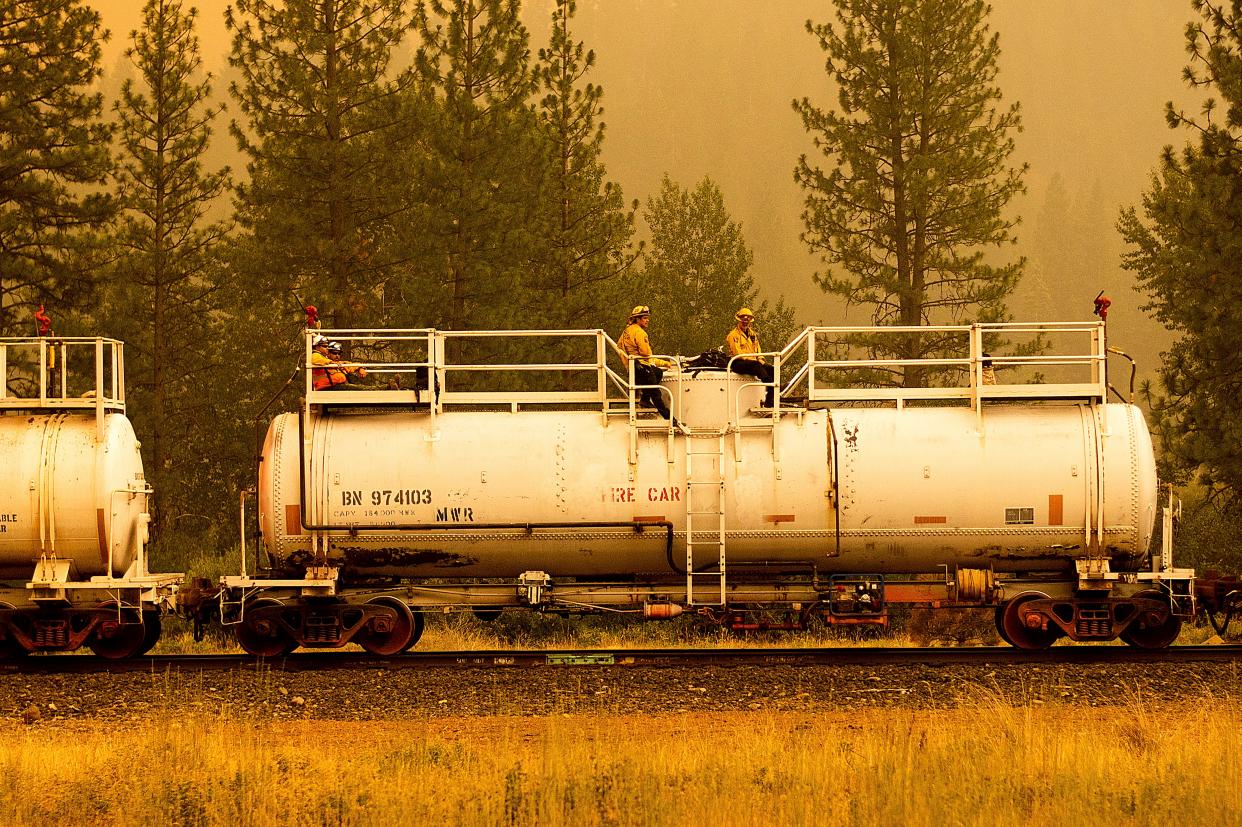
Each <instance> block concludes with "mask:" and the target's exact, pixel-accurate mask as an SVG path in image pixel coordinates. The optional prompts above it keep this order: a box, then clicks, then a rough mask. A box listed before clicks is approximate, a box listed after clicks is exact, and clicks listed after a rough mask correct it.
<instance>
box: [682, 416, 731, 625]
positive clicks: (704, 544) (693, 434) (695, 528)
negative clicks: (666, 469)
mask: <svg viewBox="0 0 1242 827" xmlns="http://www.w3.org/2000/svg"><path fill="white" fill-rule="evenodd" d="M726 433H727V429H716V428H706V429H694V428H691V429H689V432H688V433H687V434H686V438H685V446H686V603H687V604H688V605H690V606H723V605H724V604H725V515H724V507H725V477H724V444H725V434H726ZM705 445H706V446H709V449H708V450H697V448H698V447H702V446H705ZM704 534H706V535H708V536H709V537H710V538H711V539H700V537H701V535H704ZM704 548H712V549H714V550H715V552H716V554H715V556H716V560H717V567H718V568H717V570H714V571H702V572H700V571H696V570H695V569H696V561H697V562H699V563H702V562H704V561H703V560H702V554H701V553H700V554H699V555H696V554H695V550H696V549H699V550H700V552H701V550H702V549H704ZM696 578H698V579H700V580H704V579H707V578H710V579H711V581H714V582H711V584H710V585H704V586H701V587H700V588H701V589H702V590H704V591H707V592H709V594H706V595H704V596H703V597H698V596H696V594H695V583H694V581H695V579H696Z"/></svg>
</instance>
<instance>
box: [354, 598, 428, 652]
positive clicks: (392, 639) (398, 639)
mask: <svg viewBox="0 0 1242 827" xmlns="http://www.w3.org/2000/svg"><path fill="white" fill-rule="evenodd" d="M367 602H368V603H371V604H375V605H378V606H389V607H391V608H392V609H394V610H395V611H396V612H397V619H396V622H395V623H394V624H393V626H392V628H391V629H389V630H388V631H386V632H376V631H374V630H372V629H371V628H369V627H368V628H366V629H363V630H362V631H361V632H359V633H358V634H357V635H355V636H354V642H355V643H357V644H359V645H361V646H362V648H363V649H366V650H367V651H368V652H370V653H371V654H372V655H382V656H384V657H391V656H392V655H399V654H401V653H402V652H404V651H405V650H406V649H409V648H410V647H411V646H413V645H414V644H415V643H417V642H418V639H419V638H420V637H422V636H423V615H422V613H421V612H419V613H418V614H414V613H413V612H411V611H410V607H409V606H408V605H407V604H406V603H405V601H404V600H398V599H397V598H395V597H375V598H372V599H371V600H368V601H367Z"/></svg>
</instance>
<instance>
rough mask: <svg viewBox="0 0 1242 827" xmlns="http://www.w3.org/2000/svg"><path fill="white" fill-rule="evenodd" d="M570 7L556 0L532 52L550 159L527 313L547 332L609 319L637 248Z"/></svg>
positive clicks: (623, 295)
mask: <svg viewBox="0 0 1242 827" xmlns="http://www.w3.org/2000/svg"><path fill="white" fill-rule="evenodd" d="M576 10H577V4H576V3H575V2H574V1H573V0H557V4H556V7H555V8H554V9H553V11H552V35H551V40H550V43H549V44H548V46H547V47H546V48H543V49H540V50H539V61H538V64H537V66H536V69H535V75H536V77H537V79H538V82H539V91H540V93H541V94H542V97H541V98H540V100H539V109H538V114H539V122H540V124H541V126H542V129H543V132H544V135H545V137H546V140H547V150H546V155H547V159H548V161H549V162H550V164H549V170H548V181H547V186H546V187H545V188H544V198H543V199H542V203H543V206H544V208H545V209H546V210H547V214H546V215H545V216H544V221H545V222H546V224H545V226H546V227H547V230H546V253H545V255H544V257H543V260H542V261H541V262H540V263H539V264H538V265H537V266H536V267H535V268H532V276H533V277H532V278H530V279H529V283H530V287H531V292H532V298H533V300H534V303H535V307H533V308H532V312H531V313H530V318H531V320H532V321H535V322H538V323H539V324H540V326H544V327H548V328H553V329H556V328H579V327H594V326H597V325H600V324H603V320H605V319H610V318H613V317H616V316H617V315H618V314H619V312H620V311H619V309H618V308H619V306H620V305H624V304H625V303H626V302H627V301H628V300H629V299H630V298H631V296H630V295H629V294H630V293H631V292H632V288H633V285H632V284H631V283H630V281H629V279H627V278H626V276H628V275H629V274H630V272H631V268H632V266H633V265H634V263H635V260H636V259H637V258H638V256H639V253H640V251H641V249H642V248H641V244H640V245H639V246H638V247H635V246H634V245H633V244H632V243H631V242H632V240H633V236H634V213H635V211H636V210H637V208H638V202H637V201H635V202H634V203H633V205H632V206H631V207H630V209H629V210H627V209H626V206H625V200H624V197H623V196H622V194H621V187H620V186H619V185H618V184H616V183H615V182H613V181H610V180H608V179H607V170H606V169H605V168H604V163H603V160H602V159H601V157H600V154H601V152H602V150H603V145H604V123H603V121H601V120H600V117H601V116H602V115H603V113H604V108H603V105H602V103H601V100H602V98H603V96H604V90H603V89H602V88H600V87H599V86H597V85H596V84H594V83H591V82H589V81H587V80H586V78H587V75H588V74H589V73H590V71H591V68H592V67H593V66H594V65H595V52H594V51H591V50H589V49H586V47H585V45H584V44H583V42H582V41H580V40H574V37H573V33H572V31H571V29H570V24H571V23H572V21H573V16H574V13H575V11H576Z"/></svg>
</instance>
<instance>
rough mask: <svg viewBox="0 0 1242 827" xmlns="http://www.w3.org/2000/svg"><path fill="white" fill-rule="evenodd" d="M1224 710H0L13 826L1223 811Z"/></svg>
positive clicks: (1220, 706) (1233, 710)
mask: <svg viewBox="0 0 1242 827" xmlns="http://www.w3.org/2000/svg"><path fill="white" fill-rule="evenodd" d="M1240 725H1242V712H1240V711H1239V709H1238V708H1237V707H1236V706H1234V705H1232V704H1230V703H1228V702H1225V701H1221V700H1215V699H1212V698H1210V697H1205V698H1203V699H1202V702H1200V703H1195V704H1193V705H1179V706H1169V705H1161V704H1159V703H1155V702H1151V701H1146V700H1143V699H1140V698H1129V699H1126V700H1125V701H1123V702H1122V703H1121V704H1119V705H1118V706H1114V707H1109V708H1077V707H1070V706H1058V705H1050V706H1027V705H1023V704H1021V703H1015V702H1013V701H1011V700H1009V699H1006V698H1004V697H1000V696H998V695H996V694H994V693H993V694H989V693H986V692H982V691H981V694H980V696H979V699H978V703H977V704H975V705H973V706H972V707H970V708H958V709H952V710H939V711H918V710H888V711H867V712H863V713H850V714H846V713H842V712H834V711H831V710H825V711H824V712H822V713H819V714H810V713H781V712H775V711H763V710H760V711H756V712H752V713H690V714H684V715H659V716H620V715H590V716H586V715H584V716H548V717H537V718H530V717H490V718H463V717H448V716H446V717H429V718H426V719H416V720H404V721H396V722H382V723H379V722H362V723H359V722H344V721H322V720H314V719H310V718H307V719H304V720H299V721H294V722H286V723H275V722H268V723H249V722H244V721H238V720H235V719H232V718H228V717H213V716H205V717H201V718H178V719H173V720H158V719H136V720H132V721H130V722H129V723H121V724H117V723H111V724H103V723H99V722H91V721H83V720H78V721H74V722H71V723H67V724H65V725H59V724H58V725H51V724H50V722H40V723H38V724H35V725H33V726H28V727H27V726H23V725H22V724H21V723H19V722H15V721H12V720H10V721H7V722H3V723H0V773H2V774H3V777H4V778H5V779H6V783H5V784H4V785H3V786H0V819H2V821H3V823H5V824H11V825H25V824H87V823H99V822H104V821H106V822H108V823H113V824H120V825H125V824H165V823H174V824H192V825H217V824H220V825H225V824H227V825H234V824H245V825H274V824H306V825H320V824H462V825H495V824H513V825H518V824H539V825H541V826H542V825H546V826H547V827H555V825H593V824H605V825H613V824H615V825H622V824H624V825H629V824H638V825H646V824H653V825H654V824H708V823H710V824H720V825H748V824H816V825H824V824H827V825H868V826H870V825H885V824H913V825H943V824H964V825H974V824H980V825H983V824H987V825H991V824H1058V825H1078V824H1082V825H1087V824H1091V825H1096V824H1101V823H1104V824H1147V823H1165V822H1169V823H1179V824H1184V823H1189V824H1196V823H1202V824H1229V823H1238V819H1239V815H1238V811H1237V801H1236V795H1235V792H1236V790H1235V787H1236V783H1237V779H1238V778H1239V777H1242V726H1240Z"/></svg>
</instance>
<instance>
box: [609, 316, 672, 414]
mask: <svg viewBox="0 0 1242 827" xmlns="http://www.w3.org/2000/svg"><path fill="white" fill-rule="evenodd" d="M649 324H651V308H650V307H648V306H647V305H645V304H640V305H638V306H637V307H635V308H634V309H633V310H631V311H630V318H629V324H628V325H627V326H626V328H625V332H624V333H622V334H621V338H619V339H617V347H619V348H621V352H622V354H624V355H623V356H622V358H623V360H624V361H625V364H626V365H627V366H628V365H629V363H630V357H633V359H634V383H635V384H637V385H651V386H652V387H645V388H643V389H642V391H641V393H640V395H639V403H640V404H643V405H647V406H649V407H652V408H655V409H656V410H657V411H659V413H660V416H662V417H664V418H665V419H668V418H669V411H668V406H667V405H665V404H664V398H663V395H662V394H661V391H660V388H659V387H658V385H659V384H660V380H661V379H663V378H664V371H663V370H662V369H661V364H662V363H663V360H660V359H654V358H652V353H651V339H650V338H649V337H648V336H647V326H648V325H649Z"/></svg>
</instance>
